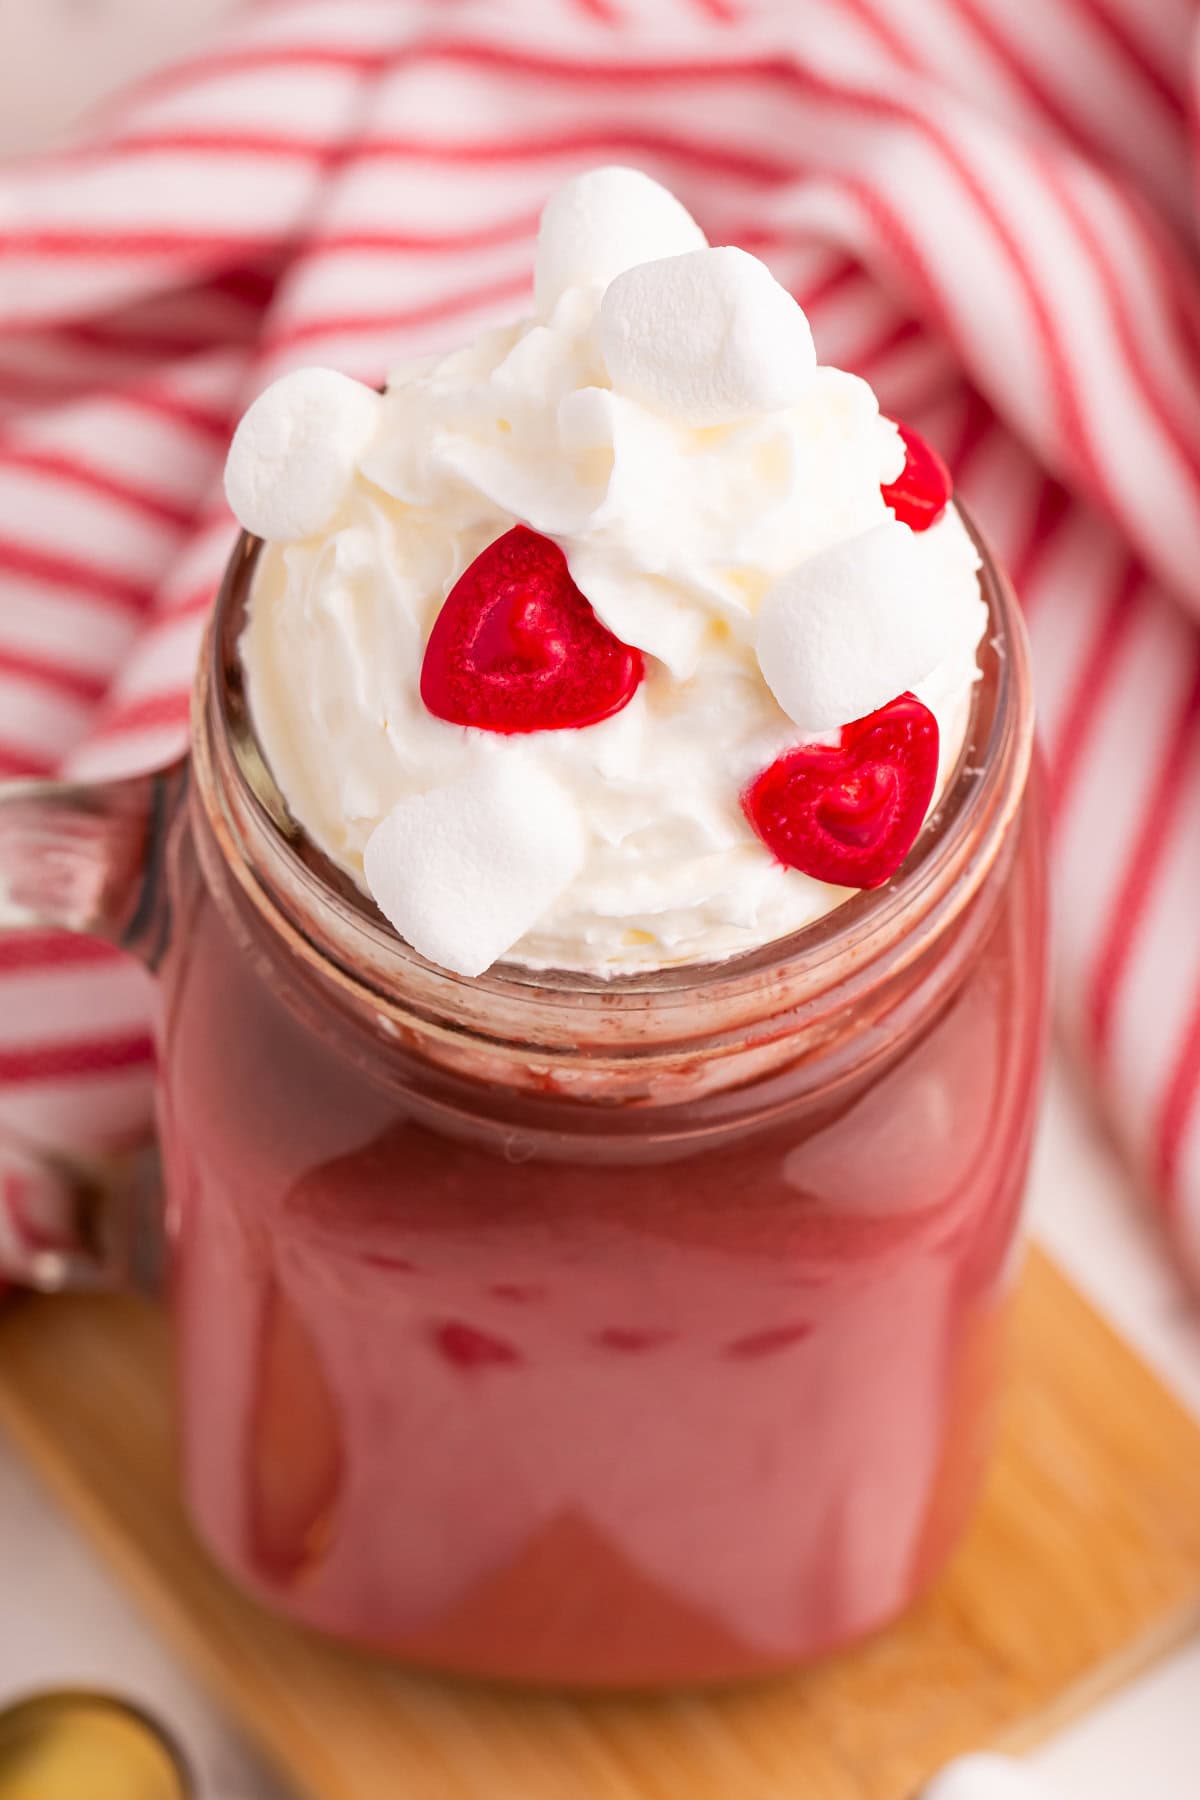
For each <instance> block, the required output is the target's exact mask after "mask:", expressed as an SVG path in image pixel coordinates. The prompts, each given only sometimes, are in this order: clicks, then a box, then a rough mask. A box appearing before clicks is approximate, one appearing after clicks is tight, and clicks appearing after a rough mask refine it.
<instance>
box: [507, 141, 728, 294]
mask: <svg viewBox="0 0 1200 1800" xmlns="http://www.w3.org/2000/svg"><path fill="white" fill-rule="evenodd" d="M707 242H708V239H707V238H706V237H705V235H704V233H703V232H702V231H701V229H700V227H699V226H698V225H697V223H696V221H695V219H693V217H692V215H691V213H689V212H688V211H687V209H686V207H684V206H681V205H680V203H679V201H678V200H677V199H676V198H675V196H674V194H669V193H668V192H667V190H666V188H664V187H660V186H659V185H658V183H657V181H651V179H650V177H649V175H643V174H642V172H641V170H640V169H624V168H620V167H619V166H614V167H611V168H604V169H589V170H588V172H587V174H586V175H577V176H576V177H575V179H574V180H573V181H567V182H564V183H563V185H562V187H560V188H558V189H557V190H556V191H555V192H554V193H553V194H551V196H550V198H549V200H548V201H547V202H546V205H545V208H544V210H543V212H542V222H541V225H540V227H539V228H538V240H537V254H536V257H535V260H534V272H533V289H534V295H535V297H536V300H537V307H538V311H539V313H541V315H542V316H543V318H545V317H548V316H549V314H550V313H551V312H552V311H553V310H554V306H555V303H556V301H557V300H558V299H559V297H560V295H562V294H563V293H564V292H565V290H566V289H567V288H570V287H607V286H608V284H609V282H610V281H611V280H612V278H613V276H614V275H619V274H620V273H621V271H622V270H623V269H629V268H632V267H633V265H634V263H640V262H648V261H649V259H650V258H651V257H655V256H673V255H675V253H676V252H677V251H681V250H702V249H703V248H704V246H705V244H707Z"/></svg>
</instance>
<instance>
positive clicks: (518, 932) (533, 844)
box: [363, 750, 587, 975]
mask: <svg viewBox="0 0 1200 1800" xmlns="http://www.w3.org/2000/svg"><path fill="white" fill-rule="evenodd" d="M586 848H587V844H586V837H585V834H584V828H583V824H582V821H581V819H580V816H579V813H578V811H577V809H576V808H575V806H574V805H573V804H572V802H571V801H570V799H569V798H568V797H567V795H566V793H565V792H564V791H563V789H562V788H561V787H560V786H559V784H558V783H557V782H556V781H554V780H553V779H552V777H551V776H549V775H546V774H544V773H543V772H542V771H541V770H539V769H538V768H537V766H536V764H535V763H534V762H533V761H532V760H531V759H530V758H528V757H527V756H524V755H522V754H519V753H516V754H514V753H512V752H510V751H507V750H502V751H499V752H497V753H493V754H491V755H487V756H484V757H481V758H480V761H479V763H478V764H477V765H476V766H475V767H474V768H473V769H472V771H471V773H470V775H469V776H467V777H465V778H463V779H460V780H458V781H456V782H453V783H451V784H450V785H449V786H447V787H441V788H434V789H432V790H430V791H429V792H428V793H424V794H412V795H410V796H409V797H408V798H407V799H405V800H401V801H400V802H399V803H398V804H397V805H396V806H393V808H392V810H391V812H390V813H388V815H387V817H386V818H384V819H383V820H382V821H381V822H380V823H379V824H378V825H377V826H376V827H375V830H374V831H373V832H372V833H371V836H370V837H369V838H368V840H367V847H366V850H365V852H364V855H363V870H364V873H365V875H366V879H367V886H368V887H369V888H370V890H371V894H372V896H373V898H374V900H375V903H376V905H377V906H378V907H379V910H380V912H382V913H383V914H384V916H385V918H387V919H388V920H389V921H390V922H391V924H392V925H394V926H395V928H396V930H397V931H398V932H399V933H400V935H401V937H403V938H406V939H407V940H408V942H409V943H410V944H411V945H412V947H413V949H414V950H418V951H420V953H421V955H422V956H426V957H428V958H429V960H430V962H435V963H440V964H441V965H442V967H443V968H446V969H453V970H454V972H455V973H456V974H458V975H482V974H483V972H484V970H485V969H488V968H490V967H491V965H492V963H494V962H495V961H496V960H497V958H498V957H501V956H503V955H504V953H505V951H507V950H511V949H512V947H513V945H514V944H515V943H516V942H517V941H518V939H519V938H522V937H524V935H525V933H526V932H527V931H528V930H529V929H530V927H531V926H533V925H536V923H537V921H538V920H539V919H540V918H541V916H542V914H543V913H544V912H545V911H546V909H547V907H549V906H550V905H552V903H553V902H554V901H555V900H556V899H557V898H558V896H559V895H560V894H561V893H562V892H563V890H564V889H565V888H567V887H568V886H569V885H570V883H571V882H572V881H573V880H574V879H575V877H576V875H577V874H578V873H579V871H580V869H581V868H582V867H583V860H584V856H585V853H586Z"/></svg>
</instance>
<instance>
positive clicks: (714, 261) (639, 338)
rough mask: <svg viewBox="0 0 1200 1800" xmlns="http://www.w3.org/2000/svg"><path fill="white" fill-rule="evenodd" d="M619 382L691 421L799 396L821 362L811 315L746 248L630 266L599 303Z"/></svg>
mask: <svg viewBox="0 0 1200 1800" xmlns="http://www.w3.org/2000/svg"><path fill="white" fill-rule="evenodd" d="M600 349H601V352H602V353H603V356H604V361H605V366H606V367H607V369H608V373H609V378H610V380H611V381H612V384H613V387H614V388H615V389H616V390H617V392H618V393H620V394H629V395H631V396H632V397H633V399H635V400H640V401H642V402H643V404H644V405H646V406H649V407H653V408H654V410H655V411H657V412H662V413H666V414H668V416H669V417H671V418H672V419H678V420H679V421H680V422H681V423H683V424H685V425H696V426H703V425H720V424H723V423H724V422H725V421H726V420H729V419H742V418H745V417H746V416H747V415H748V414H749V413H757V412H778V411H780V410H781V409H782V408H783V407H786V406H794V405H795V404H796V402H797V401H798V400H799V399H800V397H801V395H802V394H803V393H804V390H805V388H806V387H807V386H808V384H809V382H810V381H811V380H812V377H813V373H814V371H815V370H816V366H817V357H816V351H815V350H814V349H813V340H812V332H811V331H810V330H809V327H808V320H807V319H806V318H805V316H804V313H803V312H802V311H801V309H800V307H799V306H797V304H796V302H795V301H794V300H793V299H792V296H791V295H790V294H789V293H788V291H787V289H786V288H782V287H780V285H779V283H778V282H777V281H776V280H775V277H774V276H773V275H772V274H771V271H770V270H769V269H768V268H767V266H766V264H765V263H761V262H759V260H758V258H757V257H756V256H751V255H750V254H749V253H748V252H747V251H745V250H736V249H733V248H726V249H722V250H693V251H691V252H690V253H689V254H687V255H685V256H668V257H664V258H663V259H662V260H661V261H659V262H647V263H641V264H639V266H638V267H637V268H634V269H627V270H626V271H625V273H624V274H623V275H618V276H617V277H616V279H615V280H614V281H613V282H612V283H611V284H610V286H609V288H608V290H607V292H606V293H605V296H604V299H603V301H602V302H601V306H600Z"/></svg>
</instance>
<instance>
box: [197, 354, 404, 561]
mask: <svg viewBox="0 0 1200 1800" xmlns="http://www.w3.org/2000/svg"><path fill="white" fill-rule="evenodd" d="M381 409H382V400H381V397H380V396H379V395H378V394H376V393H374V392H373V390H372V389H371V388H369V387H364V386H363V384H362V382H361V381H352V380H351V379H350V377H349V376H348V375H339V374H338V372H337V370H336V369H296V370H295V371H294V372H293V373H292V374H290V375H284V376H281V377H280V379H279V380H278V381H274V382H272V383H271V386H270V387H269V388H266V389H264V391H263V392H262V393H261V394H260V395H259V396H258V399H257V400H255V401H254V403H253V404H252V406H251V407H250V408H249V410H248V411H247V412H246V413H245V414H244V416H243V418H242V421H241V424H240V425H239V426H238V428H237V430H236V431H235V432H234V434H233V442H232V444H230V446H229V456H228V458H227V460H226V463H225V495H226V498H227V499H228V501H229V504H230V506H231V507H232V508H233V512H234V514H235V516H236V518H237V519H238V521H239V523H240V524H241V525H243V526H244V527H245V529H246V530H247V531H252V532H254V534H255V536H257V537H261V538H267V539H268V540H270V541H272V542H275V543H291V542H294V541H295V540H297V539H299V538H306V537H311V535H312V533H313V532H314V531H320V530H322V529H323V527H324V526H326V525H328V524H329V522H330V520H331V519H332V517H333V515H334V513H335V512H336V511H337V509H338V507H339V506H340V504H341V502H342V499H343V497H344V496H345V494H346V492H347V490H348V489H349V487H350V484H351V482H352V481H353V479H354V471H355V468H356V466H357V464H358V460H359V458H360V457H361V456H362V455H363V454H364V453H365V451H366V449H367V446H368V445H369V444H370V442H371V440H372V438H373V437H374V435H375V430H376V427H377V425H378V423H379V418H380V412H381Z"/></svg>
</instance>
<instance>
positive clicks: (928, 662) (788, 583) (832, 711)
mask: <svg viewBox="0 0 1200 1800" xmlns="http://www.w3.org/2000/svg"><path fill="white" fill-rule="evenodd" d="M960 605H961V602H960V600H959V598H958V596H957V594H956V595H955V596H954V603H953V604H950V603H949V602H948V601H947V599H946V596H945V594H944V593H942V592H941V590H939V588H938V586H937V584H936V583H935V582H933V581H931V580H929V579H928V569H927V565H926V563H925V561H924V559H923V557H922V555H921V549H920V545H919V544H918V542H917V540H916V538H914V536H913V534H912V532H911V531H910V530H909V528H908V526H907V525H900V524H898V523H897V522H896V521H895V520H894V519H889V520H888V521H887V522H886V523H884V524H882V525H875V526H873V527H872V529H871V530H870V531H864V532H862V533H861V534H860V535H859V536H858V537H854V538H848V539H846V540H845V541H844V542H842V543H840V544H832V545H830V547H829V548H828V549H827V550H822V551H820V552H819V553H818V554H817V555H816V556H810V557H809V558H808V560H807V561H806V562H802V563H800V564H799V565H798V566H797V567H796V568H794V569H789V571H788V573H787V574H786V575H783V576H781V577H780V579H779V580H778V581H777V582H776V583H775V584H774V586H773V587H772V588H770V589H769V591H768V592H767V595H766V597H765V598H764V600H763V603H762V606H761V607H760V609H759V614H758V620H757V625H756V633H755V647H756V649H757V651H758V662H759V667H760V668H761V669H762V672H763V678H764V680H765V681H766V684H767V686H768V687H769V688H770V690H771V692H772V693H773V694H774V696H775V698H776V700H778V702H779V704H780V706H781V707H782V708H783V710H784V712H785V713H786V714H787V715H788V717H789V718H790V719H791V720H793V722H794V723H795V724H796V725H797V726H798V727H799V728H800V730H801V732H802V733H804V735H805V736H810V737H815V736H817V735H818V734H819V733H821V732H825V731H832V730H834V729H835V728H836V727H837V726H839V725H848V724H850V722H851V721H852V720H854V719H861V718H865V716H866V715H867V714H868V713H872V712H874V711H875V710H876V708H877V707H880V706H886V705H887V703H888V701H889V700H894V699H895V698H896V696H897V695H898V694H902V693H904V692H905V691H906V690H907V689H909V688H912V687H914V686H915V685H916V683H917V682H919V681H921V680H923V679H924V677H925V676H926V675H928V674H930V672H931V671H932V670H933V669H934V668H935V667H936V665H937V664H938V663H939V662H940V661H941V659H942V656H943V655H944V654H945V651H946V647H947V645H948V644H949V643H952V642H953V636H954V629H955V618H956V613H957V611H958V610H959V608H960Z"/></svg>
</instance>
